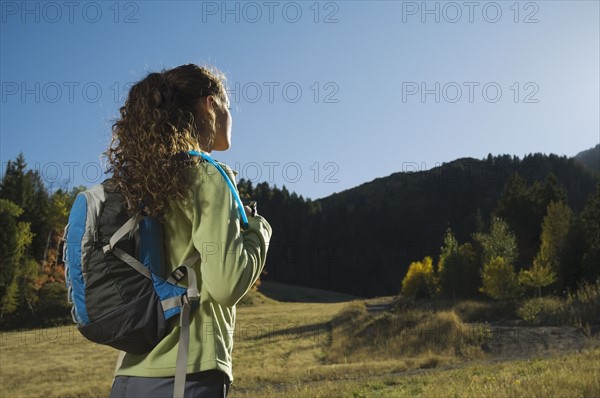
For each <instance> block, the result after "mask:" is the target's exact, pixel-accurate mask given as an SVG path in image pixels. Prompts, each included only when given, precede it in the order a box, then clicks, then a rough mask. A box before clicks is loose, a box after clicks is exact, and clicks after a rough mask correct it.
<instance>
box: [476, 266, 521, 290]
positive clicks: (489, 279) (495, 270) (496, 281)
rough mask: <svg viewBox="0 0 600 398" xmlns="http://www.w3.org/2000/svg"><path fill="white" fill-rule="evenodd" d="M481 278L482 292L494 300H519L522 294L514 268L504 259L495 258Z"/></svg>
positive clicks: (485, 267)
mask: <svg viewBox="0 0 600 398" xmlns="http://www.w3.org/2000/svg"><path fill="white" fill-rule="evenodd" d="M481 278H482V282H483V286H482V287H481V292H482V293H485V294H487V295H488V296H490V297H492V298H495V299H498V300H510V299H515V298H517V297H518V296H519V294H520V293H521V286H520V285H519V280H518V277H517V274H516V273H515V269H514V267H513V266H512V264H510V263H508V262H507V261H505V260H504V258H502V257H499V256H498V257H495V258H493V259H492V260H491V261H490V262H488V263H487V264H485V265H484V267H483V272H482V274H481Z"/></svg>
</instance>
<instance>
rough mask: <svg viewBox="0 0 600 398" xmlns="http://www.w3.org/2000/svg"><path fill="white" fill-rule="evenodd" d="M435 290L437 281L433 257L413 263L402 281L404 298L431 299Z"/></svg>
mask: <svg viewBox="0 0 600 398" xmlns="http://www.w3.org/2000/svg"><path fill="white" fill-rule="evenodd" d="M435 289H436V280H435V274H434V272H433V261H432V259H431V257H425V258H424V259H423V260H422V261H415V262H413V263H411V264H410V266H409V267H408V272H407V273H406V276H405V277H404V279H403V280H402V294H403V295H404V296H416V297H431V296H433V294H434V292H435Z"/></svg>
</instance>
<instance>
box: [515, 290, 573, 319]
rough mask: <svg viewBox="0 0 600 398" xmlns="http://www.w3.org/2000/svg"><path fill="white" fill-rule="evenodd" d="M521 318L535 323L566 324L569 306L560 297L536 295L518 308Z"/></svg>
mask: <svg viewBox="0 0 600 398" xmlns="http://www.w3.org/2000/svg"><path fill="white" fill-rule="evenodd" d="M517 314H518V315H519V317H521V319H523V320H525V321H526V322H528V323H531V324H533V325H564V324H566V323H568V321H569V308H568V305H567V303H566V302H565V301H564V300H561V299H560V298H558V297H536V298H532V299H529V300H525V301H524V302H523V304H522V305H521V307H520V308H519V309H518V310H517Z"/></svg>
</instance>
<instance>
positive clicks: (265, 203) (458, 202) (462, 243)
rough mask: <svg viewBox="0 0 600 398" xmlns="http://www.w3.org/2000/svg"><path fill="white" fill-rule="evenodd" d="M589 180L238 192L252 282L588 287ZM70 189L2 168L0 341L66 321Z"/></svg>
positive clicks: (594, 228) (548, 165)
mask: <svg viewBox="0 0 600 398" xmlns="http://www.w3.org/2000/svg"><path fill="white" fill-rule="evenodd" d="M599 176H600V174H598V173H595V172H592V171H590V170H588V169H587V168H584V167H583V166H582V165H580V164H579V163H578V162H576V161H575V160H574V159H572V158H566V157H559V156H555V155H541V154H535V155H529V156H526V157H525V158H523V159H520V158H517V157H514V156H508V155H504V156H495V157H494V156H491V155H490V156H488V158H487V159H484V160H477V159H471V158H465V159H459V160H456V161H453V162H450V163H447V164H444V165H442V166H440V167H436V168H434V169H432V170H428V171H420V172H414V173H395V174H392V175H390V176H388V177H384V178H378V179H376V180H374V181H371V182H368V183H365V184H362V185H360V186H358V187H356V188H353V189H350V190H347V191H344V192H340V193H337V194H334V195H331V196H329V197H326V198H324V199H320V200H315V201H312V200H309V199H304V198H303V197H302V196H299V195H297V194H296V193H290V192H289V191H288V190H287V189H286V188H285V187H282V188H281V189H279V188H277V187H271V186H269V185H268V184H267V183H264V182H263V183H259V184H256V185H254V184H252V183H251V182H250V181H246V180H241V181H240V182H239V184H238V186H239V190H240V193H241V194H242V196H243V197H244V198H245V199H253V200H256V201H258V203H259V212H260V213H261V214H263V215H264V216H265V217H267V219H268V220H269V222H270V223H271V225H272V226H273V230H274V235H273V239H272V241H271V245H270V249H269V250H270V251H269V256H268V260H267V266H266V268H265V270H266V273H265V274H264V275H263V276H262V278H263V280H273V281H279V282H286V283H290V284H295V285H300V286H306V287H313V288H321V289H326V290H334V291H338V292H343V293H348V294H352V295H357V296H364V297H373V296H380V295H393V294H398V293H399V292H400V289H401V288H402V286H403V285H402V281H403V279H404V278H405V277H406V276H407V271H408V270H409V267H411V268H412V271H411V273H409V276H410V278H413V279H414V278H422V279H423V278H424V279H423V281H421V282H419V281H418V280H417V282H416V283H412V282H411V283H412V285H411V284H410V283H408V284H407V286H409V287H408V288H407V289H408V290H410V289H412V292H413V293H415V292H418V293H419V294H425V295H436V294H444V295H450V294H451V295H452V296H456V295H459V296H460V295H462V296H473V295H478V294H481V292H482V291H486V290H485V289H488V290H487V291H488V292H489V291H492V290H493V289H492V288H493V286H492V287H488V288H486V287H485V283H486V276H485V270H486V269H487V268H486V267H488V266H491V267H492V268H493V267H496V268H499V269H507V270H509V271H510V272H512V273H511V274H510V275H509V277H510V278H513V277H512V276H511V275H513V274H514V273H516V272H520V271H523V272H524V271H527V272H526V273H525V274H524V275H525V277H527V276H531V278H533V276H536V275H537V276H536V278H537V279H536V278H533V279H531V278H529V279H530V280H529V282H527V283H529V284H530V286H532V287H534V288H536V289H538V291H541V290H540V289H542V287H543V288H545V289H552V291H554V292H561V291H564V289H572V288H575V287H576V286H577V284H578V283H579V282H581V281H583V280H587V281H590V282H594V281H595V280H596V278H598V276H599V269H600V268H599V266H598V264H600V227H599V226H598V220H599V219H600V188H599V187H600V185H599V181H600V177H599ZM81 189H83V187H77V188H74V189H71V190H70V191H68V192H65V191H63V190H61V189H59V190H56V191H53V192H50V191H49V189H48V187H46V186H45V185H44V181H43V180H42V178H41V177H40V174H39V172H38V171H36V170H30V169H28V167H27V163H26V161H25V157H24V156H23V155H20V156H19V157H18V158H17V159H15V160H14V161H9V162H8V163H7V166H6V170H5V172H4V175H3V177H2V181H1V184H0V224H1V226H0V253H1V257H0V270H1V272H0V321H1V323H0V325H1V326H2V328H14V327H26V326H34V325H48V324H52V323H57V322H59V323H60V322H64V321H65V320H68V319H69V318H70V316H69V314H68V306H67V304H66V289H65V284H64V272H63V269H62V267H61V266H59V265H57V264H56V258H57V248H58V242H59V240H60V237H61V235H62V231H63V229H64V226H65V224H66V220H67V216H68V211H69V209H70V206H71V204H72V202H73V200H74V198H75V196H76V194H77V193H78V192H79V191H80V190H81ZM498 242H500V243H498ZM502 245H504V246H502ZM498 258H499V259H498ZM507 267H508V268H507ZM511 270H512V271H511ZM542 271H543V272H542ZM507 272H508V271H507ZM544 272H545V273H544ZM415 275H416V276H415ZM431 275H434V276H435V282H436V283H435V286H436V287H435V288H433V287H432V286H434V285H433V284H431V283H429V282H430V280H429V279H427V278H429V277H430V276H431ZM515 275H516V274H515ZM410 278H409V279H410ZM510 278H509V279H510ZM544 278H545V279H544ZM513 279H514V278H513ZM415 280H416V279H414V280H413V282H414V281H415ZM426 282H427V283H426ZM410 286H413V287H412V288H410ZM414 286H416V287H414ZM425 286H428V289H429V290H428V289H426V288H425ZM481 286H483V288H481ZM415 289H416V290H415ZM482 289H484V290H482ZM490 289H491V290H490ZM515 292H516V290H515Z"/></svg>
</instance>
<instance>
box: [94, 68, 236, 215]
mask: <svg viewBox="0 0 600 398" xmlns="http://www.w3.org/2000/svg"><path fill="white" fill-rule="evenodd" d="M224 80H225V78H224V76H223V74H222V73H221V72H219V71H217V70H216V69H211V70H209V69H207V68H204V67H201V66H198V65H194V64H187V65H182V66H178V67H176V68H173V69H169V70H163V71H162V72H158V73H150V74H148V75H147V76H146V77H145V78H144V79H142V80H141V81H139V82H137V83H136V84H135V85H133V86H132V87H131V89H130V90H129V95H128V97H127V100H126V101H125V104H124V105H123V106H122V107H121V108H120V110H119V112H120V118H119V119H118V120H116V121H115V122H114V124H113V125H112V140H111V143H110V146H109V148H108V150H107V151H106V153H105V156H106V158H107V160H108V170H107V172H108V173H112V174H113V176H112V178H113V180H114V181H115V182H116V183H117V185H118V187H119V189H120V191H121V192H122V194H123V196H124V198H125V201H126V206H127V209H128V210H129V211H130V212H132V213H133V212H136V211H138V210H141V209H143V210H144V212H145V213H146V214H148V215H151V216H160V217H162V216H164V212H165V210H166V208H167V205H168V203H169V201H171V200H173V199H180V198H184V197H185V196H186V191H187V189H188V187H189V174H190V173H189V172H188V169H189V167H190V166H191V165H192V164H193V163H194V160H192V159H191V158H190V157H189V156H187V155H186V153H187V151H188V150H190V149H198V148H200V149H202V150H204V151H207V152H210V151H211V150H212V146H213V142H214V136H215V132H216V125H215V124H216V121H215V117H214V115H210V114H199V113H198V102H199V100H200V99H201V98H203V97H207V96H209V95H212V96H213V97H214V98H216V100H217V102H220V103H221V104H225V103H226V101H227V100H226V93H225V85H224Z"/></svg>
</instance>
